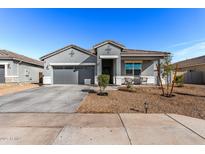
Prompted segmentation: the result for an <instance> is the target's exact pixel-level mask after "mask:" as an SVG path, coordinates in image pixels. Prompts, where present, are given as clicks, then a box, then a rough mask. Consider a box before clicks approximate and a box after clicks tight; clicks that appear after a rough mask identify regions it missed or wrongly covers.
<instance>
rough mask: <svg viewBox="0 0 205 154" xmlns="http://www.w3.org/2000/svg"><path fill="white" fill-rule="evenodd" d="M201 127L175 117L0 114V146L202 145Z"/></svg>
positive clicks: (199, 121)
mask: <svg viewBox="0 0 205 154" xmlns="http://www.w3.org/2000/svg"><path fill="white" fill-rule="evenodd" d="M204 128H205V120H202V119H196V118H191V117H186V116H182V115H175V114H169V115H168V114H138V113H127V114H126V113H124V114H78V113H74V114H65V113H64V114H62V113H0V144H205V129H204Z"/></svg>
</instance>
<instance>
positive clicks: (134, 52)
mask: <svg viewBox="0 0 205 154" xmlns="http://www.w3.org/2000/svg"><path fill="white" fill-rule="evenodd" d="M168 54H170V53H169V52H163V51H150V50H134V49H124V50H123V51H122V52H121V55H122V56H123V55H128V56H129V55H136V56H138V55H139V56H140V55H152V56H154V55H155V56H167V55H168Z"/></svg>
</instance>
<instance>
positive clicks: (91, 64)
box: [50, 63, 96, 66]
mask: <svg viewBox="0 0 205 154" xmlns="http://www.w3.org/2000/svg"><path fill="white" fill-rule="evenodd" d="M50 65H51V66H78V65H80V66H84V65H85V66H93V65H96V64H95V63H50Z"/></svg>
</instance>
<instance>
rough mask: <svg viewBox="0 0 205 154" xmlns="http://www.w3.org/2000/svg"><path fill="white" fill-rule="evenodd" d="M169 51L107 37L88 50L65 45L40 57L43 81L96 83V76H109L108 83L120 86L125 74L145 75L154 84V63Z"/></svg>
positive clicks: (130, 75)
mask: <svg viewBox="0 0 205 154" xmlns="http://www.w3.org/2000/svg"><path fill="white" fill-rule="evenodd" d="M168 54H169V53H167V52H159V51H146V50H133V49H127V48H126V47H125V46H124V45H122V44H119V43H116V42H114V41H111V40H108V41H104V42H101V43H99V44H96V45H95V46H93V48H92V49H91V50H85V49H83V48H81V47H78V46H76V45H69V46H66V47H64V48H62V49H59V50H57V51H55V52H52V53H49V54H47V55H45V56H43V57H41V58H40V59H41V60H42V61H44V84H89V83H91V84H97V76H98V75H100V74H109V75H110V84H115V85H121V84H123V83H124V80H125V78H126V77H129V78H134V77H136V76H141V77H146V78H147V83H148V84H157V83H158V81H157V72H156V64H158V63H160V60H163V58H164V57H165V56H167V55H168Z"/></svg>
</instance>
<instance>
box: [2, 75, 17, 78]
mask: <svg viewBox="0 0 205 154" xmlns="http://www.w3.org/2000/svg"><path fill="white" fill-rule="evenodd" d="M5 77H7V78H18V77H19V76H18V75H7V76H5Z"/></svg>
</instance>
